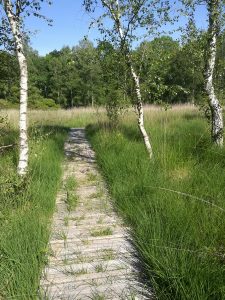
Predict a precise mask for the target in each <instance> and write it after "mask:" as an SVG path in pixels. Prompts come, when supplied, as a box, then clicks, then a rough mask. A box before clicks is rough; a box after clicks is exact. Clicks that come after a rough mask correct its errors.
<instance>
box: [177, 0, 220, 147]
mask: <svg viewBox="0 0 225 300" xmlns="http://www.w3.org/2000/svg"><path fill="white" fill-rule="evenodd" d="M182 3H183V4H184V5H185V8H186V13H187V14H188V15H189V16H190V17H191V18H192V19H194V14H195V12H196V9H197V7H198V6H200V5H201V6H205V7H206V9H207V14H208V23H207V32H206V35H207V43H206V44H205V50H204V52H205V72H204V83H205V84H204V85H205V93H206V95H207V98H208V105H209V108H210V112H211V138H212V142H213V143H214V144H216V145H217V146H219V147H222V146H223V131H224V125H223V112H222V106H221V104H220V101H219V99H218V97H217V95H216V91H215V64H216V55H217V43H218V36H219V33H220V32H221V30H222V27H223V25H224V24H223V19H224V16H223V11H224V1H223V0H192V1H190V0H182Z"/></svg>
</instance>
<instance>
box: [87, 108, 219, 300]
mask: <svg viewBox="0 0 225 300" xmlns="http://www.w3.org/2000/svg"><path fill="white" fill-rule="evenodd" d="M146 124H147V129H148V131H149V132H150V133H151V139H152V143H153V147H154V154H155V157H154V161H152V162H150V161H149V159H148V155H147V154H146V152H145V149H144V146H143V142H142V139H141V137H140V134H139V132H138V130H137V128H136V121H135V120H134V118H131V117H128V118H127V119H126V121H125V122H123V124H122V125H121V126H120V128H119V129H117V130H110V129H109V128H108V126H107V124H102V125H101V124H98V125H96V126H89V127H88V137H89V139H90V141H91V143H92V145H93V147H94V149H95V151H96V153H97V160H98V163H99V165H100V167H101V169H102V173H103V175H104V176H105V178H106V180H107V183H108V187H109V190H110V193H111V195H112V198H113V199H115V205H116V207H117V209H118V210H119V212H120V213H121V214H122V215H123V217H124V219H125V220H126V222H127V223H128V224H129V225H130V227H131V231H132V235H133V237H134V242H135V244H136V247H137V249H138V252H139V255H140V258H141V260H142V261H143V265H144V268H145V273H146V275H147V277H148V280H149V283H150V285H152V286H153V288H154V290H155V293H156V296H157V299H167V300H168V299H171V300H172V299H174V300H176V299H177V300H178V299H190V300H191V299H198V300H203V299H204V300H205V299H224V295H225V235H224V233H225V201H224V199H225V186H224V182H225V171H224V167H225V150H224V149H217V148H215V147H213V146H212V145H211V143H210V140H209V129H208V128H207V124H206V121H205V120H203V119H202V118H201V117H200V115H199V114H198V113H196V112H192V111H190V110H189V111H186V110H184V111H183V110H182V109H181V110H175V111H173V110H172V111H167V112H164V111H161V112H155V113H152V114H151V113H148V114H146Z"/></svg>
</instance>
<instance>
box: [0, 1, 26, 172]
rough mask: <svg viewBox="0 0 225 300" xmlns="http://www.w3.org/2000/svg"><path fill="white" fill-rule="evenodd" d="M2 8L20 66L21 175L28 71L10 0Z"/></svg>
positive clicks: (23, 168) (24, 140) (24, 158)
mask: <svg viewBox="0 0 225 300" xmlns="http://www.w3.org/2000/svg"><path fill="white" fill-rule="evenodd" d="M4 9H5V12H6V15H7V17H8V20H9V23H10V26H11V30H12V33H13V37H14V40H15V46H16V54H17V59H18V62H19V67H20V117H19V128H20V147H19V152H20V153H19V164H18V174H19V175H21V176H23V175H25V174H26V173H27V168H28V136H27V99H28V71H27V60H26V57H25V55H24V47H23V41H22V35H21V32H20V23H19V22H20V20H19V18H18V17H17V16H16V15H15V14H14V13H13V7H12V3H11V0H4Z"/></svg>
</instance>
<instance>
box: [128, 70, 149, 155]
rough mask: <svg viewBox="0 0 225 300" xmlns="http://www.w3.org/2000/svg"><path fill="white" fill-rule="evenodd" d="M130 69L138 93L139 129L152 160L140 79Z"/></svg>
mask: <svg viewBox="0 0 225 300" xmlns="http://www.w3.org/2000/svg"><path fill="white" fill-rule="evenodd" d="M130 68H131V74H132V77H133V80H134V84H135V91H136V96H137V102H136V108H137V113H138V127H139V129H140V132H141V134H142V137H143V139H144V143H145V147H146V149H147V151H148V154H149V157H150V158H152V157H153V151H152V146H151V143H150V140H149V136H148V134H147V132H146V130H145V126H144V109H143V104H142V98H141V89H140V82H139V77H138V75H137V74H136V72H135V71H134V68H133V66H132V64H131V65H130Z"/></svg>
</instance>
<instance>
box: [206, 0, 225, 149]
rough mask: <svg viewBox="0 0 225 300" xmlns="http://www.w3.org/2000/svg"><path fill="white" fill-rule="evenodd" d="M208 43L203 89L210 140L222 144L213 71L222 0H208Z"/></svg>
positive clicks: (220, 110)
mask: <svg viewBox="0 0 225 300" xmlns="http://www.w3.org/2000/svg"><path fill="white" fill-rule="evenodd" d="M207 10H208V43H207V49H206V70H205V90H206V93H207V95H208V101H209V107H210V110H211V122H212V124H211V125H212V129H211V132H212V133H211V134H212V140H213V142H214V143H215V144H216V145H218V146H220V147H222V146H223V127H224V125H223V111H222V106H221V104H220V102H219V100H218V98H217V96H216V93H215V88H214V71H215V61H216V53H217V37H218V33H219V30H220V15H221V11H222V1H220V0H208V1H207Z"/></svg>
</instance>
